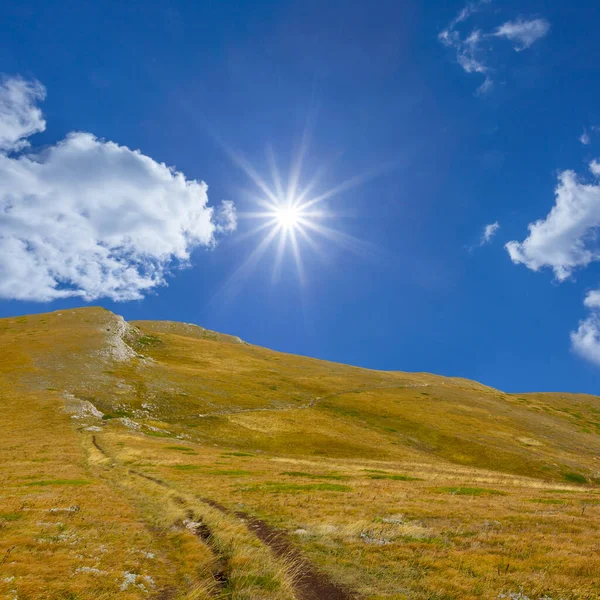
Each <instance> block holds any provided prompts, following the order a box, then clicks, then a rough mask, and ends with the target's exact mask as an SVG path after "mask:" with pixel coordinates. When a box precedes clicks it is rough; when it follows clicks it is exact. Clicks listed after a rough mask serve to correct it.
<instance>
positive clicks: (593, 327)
mask: <svg viewBox="0 0 600 600" xmlns="http://www.w3.org/2000/svg"><path fill="white" fill-rule="evenodd" d="M571 345H572V348H573V350H574V351H575V352H576V353H577V354H578V355H579V356H581V357H582V358H585V359H586V360H589V361H590V362H592V363H594V364H596V365H600V316H599V315H598V314H597V313H593V314H592V315H590V316H589V317H588V318H587V319H584V320H583V321H581V322H580V323H579V327H578V328H577V331H572V332H571Z"/></svg>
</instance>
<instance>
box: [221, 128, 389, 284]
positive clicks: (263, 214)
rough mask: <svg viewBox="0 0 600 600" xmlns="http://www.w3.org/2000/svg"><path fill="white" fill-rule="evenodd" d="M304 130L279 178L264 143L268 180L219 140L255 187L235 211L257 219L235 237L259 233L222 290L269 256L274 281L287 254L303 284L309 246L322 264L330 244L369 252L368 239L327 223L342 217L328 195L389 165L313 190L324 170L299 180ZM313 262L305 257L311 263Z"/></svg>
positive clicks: (361, 253)
mask: <svg viewBox="0 0 600 600" xmlns="http://www.w3.org/2000/svg"><path fill="white" fill-rule="evenodd" d="M307 135H308V134H307V132H305V135H304V137H303V142H302V145H301V147H300V149H299V151H298V153H297V155H296V156H295V158H294V159H293V162H292V164H291V165H290V171H289V174H288V180H287V181H285V182H284V181H283V179H282V177H281V175H280V172H279V169H278V168H277V161H276V158H275V154H274V153H273V151H272V150H271V149H270V147H269V148H268V149H267V162H268V164H269V166H270V170H271V178H272V181H271V183H268V182H267V179H266V178H265V177H264V176H263V175H261V174H260V173H259V172H258V171H257V170H256V169H255V168H254V167H253V166H252V164H251V163H250V162H249V161H248V160H247V159H245V157H244V156H243V155H241V154H240V153H238V152H236V151H235V150H233V149H231V148H229V147H227V146H225V145H223V148H224V150H225V151H226V152H227V154H228V155H229V156H230V158H231V159H232V161H233V162H234V163H235V165H236V166H238V167H239V168H240V169H241V170H242V171H244V172H245V174H246V175H247V176H248V178H249V179H250V180H251V181H252V182H253V183H254V184H255V185H256V188H257V190H256V191H254V190H252V191H250V192H249V193H248V195H247V198H248V200H249V202H250V203H251V205H252V207H251V208H250V210H245V211H238V213H237V215H238V217H239V218H240V219H248V220H254V221H255V222H256V221H258V223H257V225H256V226H254V227H248V228H247V230H246V231H245V232H244V233H243V234H242V235H241V236H238V242H241V241H242V240H245V239H247V238H250V237H258V238H259V241H258V243H257V244H256V246H255V247H254V248H253V249H252V250H251V251H250V252H249V253H248V254H246V256H245V258H244V260H243V262H242V263H241V264H240V265H239V267H238V268H237V269H236V270H235V271H234V272H233V273H232V274H231V276H230V277H229V278H228V280H227V281H226V282H225V283H224V284H223V288H222V289H223V291H224V293H227V294H235V293H238V291H239V289H240V285H241V283H242V282H243V281H244V280H245V279H246V278H247V276H248V275H249V274H250V273H251V272H252V271H253V270H254V269H255V267H256V266H257V265H258V263H259V262H260V261H261V260H262V259H263V258H270V259H271V261H272V263H273V273H272V279H273V282H276V281H277V280H278V279H279V277H280V274H281V273H282V272H287V271H288V270H289V265H290V263H289V260H288V259H287V258H286V257H287V256H289V257H290V258H291V259H292V264H293V263H295V266H296V269H295V270H296V272H297V275H298V280H299V282H300V284H301V285H302V286H303V285H305V283H306V277H305V272H304V261H303V257H302V255H303V254H304V253H306V252H311V253H312V254H313V255H315V256H317V257H319V258H320V259H322V262H323V263H327V264H331V256H332V250H333V248H332V246H334V245H335V246H337V247H338V249H341V250H343V251H344V252H351V253H353V254H356V255H357V256H361V257H365V256H367V255H370V254H372V253H373V250H372V248H371V245H370V244H368V243H366V242H364V241H362V240H360V239H358V238H356V237H354V236H352V235H350V234H348V233H346V232H344V231H343V230H340V229H338V228H337V227H332V226H331V225H330V224H331V223H332V222H334V223H335V222H339V221H340V219H341V218H342V217H343V214H342V213H339V212H337V211H334V210H332V208H331V207H330V201H333V199H334V198H335V199H336V200H338V201H339V199H337V198H336V197H338V196H340V195H342V193H344V192H349V191H350V190H352V189H354V188H356V187H357V186H360V185H362V184H363V183H365V182H367V181H369V180H370V179H372V178H373V177H376V176H378V175H380V174H382V173H383V172H384V171H385V170H387V169H388V168H389V166H388V165H381V166H380V167H378V168H376V169H372V170H371V171H368V172H366V173H364V174H359V175H354V176H353V177H350V178H349V179H346V180H345V181H342V182H341V183H339V184H337V185H334V186H333V187H329V188H328V189H326V190H325V191H320V190H319V191H318V188H319V187H320V183H321V182H322V179H323V177H324V176H325V171H326V169H324V168H323V167H321V168H319V169H318V170H317V171H316V172H315V173H314V174H313V176H312V177H311V178H310V179H309V180H308V181H307V182H306V183H305V184H304V185H302V183H301V173H302V162H303V158H304V155H305V152H306V150H307V144H308V138H307ZM390 164H391V163H390ZM313 262H314V261H311V264H312V263H313Z"/></svg>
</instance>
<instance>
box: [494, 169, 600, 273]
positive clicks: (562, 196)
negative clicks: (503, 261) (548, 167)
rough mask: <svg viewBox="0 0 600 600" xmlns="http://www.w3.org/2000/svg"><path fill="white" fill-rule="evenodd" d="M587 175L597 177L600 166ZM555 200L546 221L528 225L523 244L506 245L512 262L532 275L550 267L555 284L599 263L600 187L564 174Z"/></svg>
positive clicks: (510, 243)
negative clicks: (592, 264)
mask: <svg viewBox="0 0 600 600" xmlns="http://www.w3.org/2000/svg"><path fill="white" fill-rule="evenodd" d="M589 167H590V171H591V172H592V173H593V174H594V175H596V176H600V164H599V163H598V162H596V161H592V162H591V163H590V165H589ZM555 194H556V200H555V204H554V206H553V207H552V210H551V211H550V212H549V213H548V215H547V216H546V218H545V219H540V220H538V221H535V222H534V223H530V224H529V235H528V236H527V238H526V239H525V240H524V241H523V242H517V241H511V242H508V244H506V250H507V251H508V253H509V255H510V258H511V260H512V261H513V262H514V263H515V264H519V263H520V264H524V265H525V266H526V267H528V268H529V269H532V270H533V271H538V270H539V269H541V268H544V267H549V268H551V269H552V270H553V271H554V275H555V277H556V279H557V280H558V281H564V280H565V279H567V278H568V277H570V276H571V274H572V273H573V271H575V270H576V269H578V268H581V267H586V266H587V265H588V264H590V263H591V262H594V261H598V260H600V248H599V247H598V244H597V236H596V234H597V232H598V228H599V227H600V183H596V184H590V183H585V182H582V181H580V179H579V178H578V177H577V175H576V173H575V172H573V171H563V172H562V173H561V174H560V175H559V183H558V185H557V187H556V192H555Z"/></svg>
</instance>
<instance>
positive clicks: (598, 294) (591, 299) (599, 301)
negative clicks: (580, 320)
mask: <svg viewBox="0 0 600 600" xmlns="http://www.w3.org/2000/svg"><path fill="white" fill-rule="evenodd" d="M583 303H584V304H585V306H587V307H588V308H600V290H594V291H592V292H588V295H587V296H586V297H585V300H584V302H583Z"/></svg>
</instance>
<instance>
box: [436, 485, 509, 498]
mask: <svg viewBox="0 0 600 600" xmlns="http://www.w3.org/2000/svg"><path fill="white" fill-rule="evenodd" d="M431 491H433V492H438V493H442V494H454V495H455V496H505V495H506V494H505V493H504V492H501V491H499V490H490V489H487V488H478V487H438V488H433V489H432V490H431Z"/></svg>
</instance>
